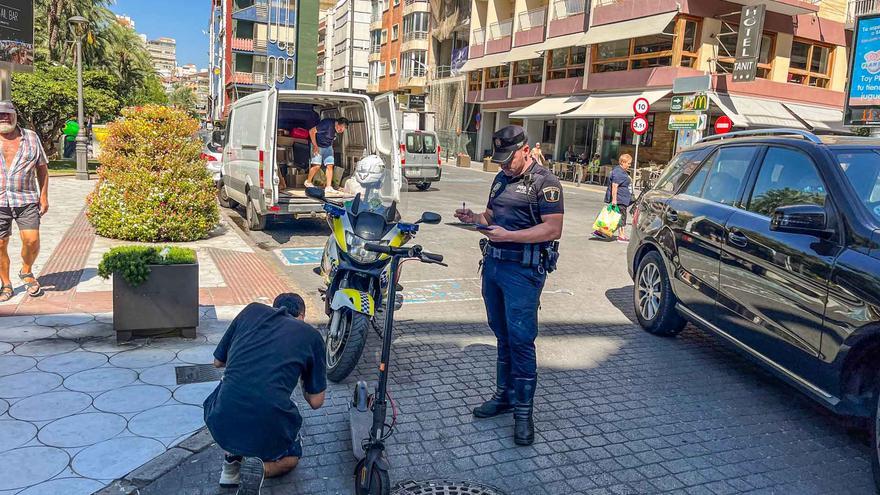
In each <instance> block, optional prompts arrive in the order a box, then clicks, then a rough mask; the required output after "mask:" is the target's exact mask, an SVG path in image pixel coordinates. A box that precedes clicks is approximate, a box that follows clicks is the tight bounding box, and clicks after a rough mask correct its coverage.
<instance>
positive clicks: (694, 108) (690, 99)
mask: <svg viewBox="0 0 880 495" xmlns="http://www.w3.org/2000/svg"><path fill="white" fill-rule="evenodd" d="M669 109H670V110H671V111H673V112H705V111H707V110H709V96H708V95H707V94H706V93H699V94H695V95H676V96H673V97H672V102H671V103H670V105H669Z"/></svg>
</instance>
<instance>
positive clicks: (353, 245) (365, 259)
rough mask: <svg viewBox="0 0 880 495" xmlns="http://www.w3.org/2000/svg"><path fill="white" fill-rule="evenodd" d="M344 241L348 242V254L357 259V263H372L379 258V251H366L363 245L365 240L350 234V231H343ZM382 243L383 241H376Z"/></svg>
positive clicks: (365, 242)
mask: <svg viewBox="0 0 880 495" xmlns="http://www.w3.org/2000/svg"><path fill="white" fill-rule="evenodd" d="M345 243H346V244H348V255H349V256H351V257H352V259H353V260H355V261H357V262H358V263H372V262H374V261H376V260H378V259H379V253H374V252H372V251H367V249H366V247H365V246H366V245H367V241H365V240H363V239H361V238H360V237H358V236H356V235H354V234H352V233H351V232H346V233H345ZM384 243H385V242H384V241H379V242H376V244H384Z"/></svg>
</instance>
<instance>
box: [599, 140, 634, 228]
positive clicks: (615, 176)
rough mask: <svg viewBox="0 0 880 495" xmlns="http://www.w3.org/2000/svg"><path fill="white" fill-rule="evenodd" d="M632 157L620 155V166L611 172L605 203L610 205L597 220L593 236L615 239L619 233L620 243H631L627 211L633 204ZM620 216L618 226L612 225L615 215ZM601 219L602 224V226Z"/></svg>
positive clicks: (626, 154) (625, 154)
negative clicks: (630, 175) (630, 174)
mask: <svg viewBox="0 0 880 495" xmlns="http://www.w3.org/2000/svg"><path fill="white" fill-rule="evenodd" d="M632 161H633V160H632V156H630V155H629V154H628V153H624V154H622V155H620V158H618V165H617V166H616V167H614V169H613V170H612V171H611V176H610V177H609V180H608V189H607V190H606V191H605V203H607V204H608V206H606V207H605V208H604V209H603V211H602V212H601V213H600V214H599V217H598V218H596V224H594V225H593V228H594V229H595V230H594V232H593V235H596V236H599V237H613V235H614V232H615V231H616V232H617V241H618V242H629V238H628V237H627V236H626V209H627V208H628V207H629V205H630V204H631V203H632V191H631V190H630V186H631V185H632V179H630V177H629V173H628V171H629V168H630V167H631V166H632ZM615 213H616V214H617V215H619V217H620V218H619V219H618V222H617V224H616V225H614V224H613V223H612V221H613V217H614V214H615ZM600 219H601V220H602V224H601V225H600Z"/></svg>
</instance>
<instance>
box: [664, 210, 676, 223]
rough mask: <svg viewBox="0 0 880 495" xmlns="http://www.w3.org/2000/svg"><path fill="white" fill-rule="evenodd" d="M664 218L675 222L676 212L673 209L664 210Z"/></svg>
mask: <svg viewBox="0 0 880 495" xmlns="http://www.w3.org/2000/svg"><path fill="white" fill-rule="evenodd" d="M666 220H668V221H670V222H677V221H678V212H677V211H675V210H672V209H670V210H666Z"/></svg>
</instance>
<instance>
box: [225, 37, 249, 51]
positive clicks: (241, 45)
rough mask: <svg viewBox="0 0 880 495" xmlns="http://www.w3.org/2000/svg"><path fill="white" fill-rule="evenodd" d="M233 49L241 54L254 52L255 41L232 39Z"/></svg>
mask: <svg viewBox="0 0 880 495" xmlns="http://www.w3.org/2000/svg"><path fill="white" fill-rule="evenodd" d="M231 41H232V49H233V50H235V51H239V52H253V51H254V40H252V39H248V38H232V40H231Z"/></svg>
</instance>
